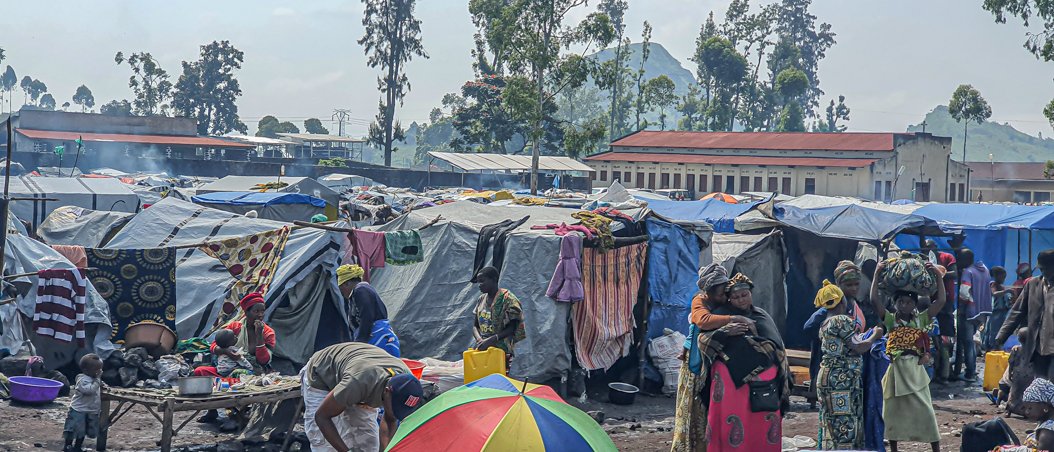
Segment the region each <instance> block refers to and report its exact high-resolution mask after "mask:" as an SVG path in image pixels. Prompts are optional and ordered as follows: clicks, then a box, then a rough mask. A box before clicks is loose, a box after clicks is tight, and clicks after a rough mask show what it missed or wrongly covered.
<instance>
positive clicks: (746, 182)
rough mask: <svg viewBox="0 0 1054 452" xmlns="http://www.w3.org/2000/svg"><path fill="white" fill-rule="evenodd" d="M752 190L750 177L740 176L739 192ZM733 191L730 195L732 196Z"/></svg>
mask: <svg viewBox="0 0 1054 452" xmlns="http://www.w3.org/2000/svg"><path fill="white" fill-rule="evenodd" d="M747 190H750V176H739V191H740V192H745V191H747ZM732 193H733V192H732V190H731V189H729V191H728V194H732Z"/></svg>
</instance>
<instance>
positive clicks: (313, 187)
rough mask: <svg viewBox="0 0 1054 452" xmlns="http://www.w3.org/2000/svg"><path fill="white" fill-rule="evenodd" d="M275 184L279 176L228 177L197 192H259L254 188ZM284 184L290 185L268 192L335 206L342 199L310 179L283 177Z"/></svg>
mask: <svg viewBox="0 0 1054 452" xmlns="http://www.w3.org/2000/svg"><path fill="white" fill-rule="evenodd" d="M273 182H278V177H277V176H226V177H224V178H222V179H220V180H217V181H215V182H212V183H210V184H206V185H204V186H202V187H199V188H198V191H197V192H198V194H199V195H200V194H203V193H214V192H229V191H241V192H248V191H257V190H255V189H254V188H253V187H255V186H257V185H261V184H270V183H273ZM282 183H286V184H289V185H287V186H285V187H283V188H280V189H278V190H268V192H271V193H274V192H281V193H305V194H309V195H311V196H314V197H316V198H322V199H324V200H326V202H328V203H330V204H334V205H336V203H337V202H338V200H339V199H340V195H339V194H337V192H335V191H333V190H332V189H330V188H329V187H327V186H325V185H322V184H321V183H319V182H318V181H316V180H314V179H312V178H310V177H282ZM265 193H266V192H265Z"/></svg>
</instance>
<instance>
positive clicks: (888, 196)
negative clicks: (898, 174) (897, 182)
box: [882, 180, 893, 202]
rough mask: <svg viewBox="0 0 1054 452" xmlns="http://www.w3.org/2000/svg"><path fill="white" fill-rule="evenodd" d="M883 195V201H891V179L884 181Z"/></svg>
mask: <svg viewBox="0 0 1054 452" xmlns="http://www.w3.org/2000/svg"><path fill="white" fill-rule="evenodd" d="M883 195H885V197H884V198H882V200H883V201H885V202H893V182H892V181H888V180H887V181H886V191H885V193H883Z"/></svg>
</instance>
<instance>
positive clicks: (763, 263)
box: [706, 231, 811, 333]
mask: <svg viewBox="0 0 1054 452" xmlns="http://www.w3.org/2000/svg"><path fill="white" fill-rule="evenodd" d="M710 250H711V254H712V256H711V258H712V260H711V261H710V262H717V263H719V264H721V266H723V267H725V269H726V270H728V271H729V274H734V273H735V272H741V273H743V274H744V275H747V276H748V277H750V279H751V280H752V281H753V282H754V291H753V298H754V305H755V306H758V307H760V308H762V309H764V310H765V311H766V312H768V313H769V315H771V316H772V318H773V320H775V321H776V326H777V327H779V329H780V332H781V333H784V332H786V331H787V328H789V327H790V326H789V325H787V309H788V306H787V287H786V284H785V282H784V277H785V276H786V273H787V259H786V249H785V248H784V245H783V234H782V233H780V231H773V232H771V233H768V234H761V235H745V234H714V237H713V243H712V244H711V245H710ZM706 265H709V262H707V263H706ZM810 306H811V305H810Z"/></svg>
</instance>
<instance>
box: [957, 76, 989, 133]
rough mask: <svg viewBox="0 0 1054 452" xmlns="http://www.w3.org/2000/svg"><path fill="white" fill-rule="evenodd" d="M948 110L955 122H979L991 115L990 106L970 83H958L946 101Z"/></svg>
mask: <svg viewBox="0 0 1054 452" xmlns="http://www.w3.org/2000/svg"><path fill="white" fill-rule="evenodd" d="M948 112H949V113H950V114H951V115H952V118H955V122H961V121H966V122H971V121H972V122H976V123H978V124H980V123H981V122H984V121H985V120H987V119H988V118H991V117H992V107H990V106H989V105H988V101H986V100H984V97H981V93H980V92H979V91H977V89H975V88H974V87H973V86H971V85H959V87H958V88H956V89H955V92H954V93H952V99H951V101H950V102H949V103H948Z"/></svg>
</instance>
